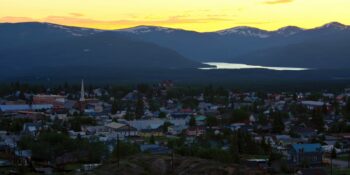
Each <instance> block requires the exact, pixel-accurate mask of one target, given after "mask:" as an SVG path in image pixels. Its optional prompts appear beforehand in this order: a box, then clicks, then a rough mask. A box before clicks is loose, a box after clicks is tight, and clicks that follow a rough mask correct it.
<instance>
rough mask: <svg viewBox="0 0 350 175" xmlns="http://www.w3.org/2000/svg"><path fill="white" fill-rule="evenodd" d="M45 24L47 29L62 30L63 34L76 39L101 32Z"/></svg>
mask: <svg viewBox="0 0 350 175" xmlns="http://www.w3.org/2000/svg"><path fill="white" fill-rule="evenodd" d="M45 24H46V25H47V26H48V27H51V28H56V29H60V30H63V31H65V32H67V33H69V34H71V35H72V36H76V37H81V36H87V35H94V34H96V33H99V32H102V31H103V30H98V29H89V28H81V27H70V26H63V25H59V24H52V23H45Z"/></svg>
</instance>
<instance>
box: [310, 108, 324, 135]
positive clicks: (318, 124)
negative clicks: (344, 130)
mask: <svg viewBox="0 0 350 175" xmlns="http://www.w3.org/2000/svg"><path fill="white" fill-rule="evenodd" d="M311 123H312V125H313V126H314V127H315V128H316V129H317V130H318V131H323V130H324V118H323V114H322V113H321V111H320V110H317V109H315V110H313V111H312V117H311Z"/></svg>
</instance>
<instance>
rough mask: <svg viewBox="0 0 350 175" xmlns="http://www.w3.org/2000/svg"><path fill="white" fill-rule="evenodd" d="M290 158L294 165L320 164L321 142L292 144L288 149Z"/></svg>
mask: <svg viewBox="0 0 350 175" xmlns="http://www.w3.org/2000/svg"><path fill="white" fill-rule="evenodd" d="M289 154H290V160H291V161H292V163H293V164H294V165H296V166H299V165H305V164H306V165H310V166H317V165H321V164H322V155H323V153H322V147H321V144H318V143H317V144H293V145H292V147H291V149H290V153H289Z"/></svg>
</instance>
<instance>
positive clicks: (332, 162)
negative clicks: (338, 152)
mask: <svg viewBox="0 0 350 175" xmlns="http://www.w3.org/2000/svg"><path fill="white" fill-rule="evenodd" d="M331 175H333V155H332V154H331Z"/></svg>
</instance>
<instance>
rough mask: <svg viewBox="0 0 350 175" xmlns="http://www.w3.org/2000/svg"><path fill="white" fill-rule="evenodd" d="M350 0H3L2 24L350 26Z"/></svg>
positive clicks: (197, 27) (198, 27)
mask: <svg viewBox="0 0 350 175" xmlns="http://www.w3.org/2000/svg"><path fill="white" fill-rule="evenodd" d="M349 9H350V0H0V22H27V21H40V22H51V23H57V24H64V25H70V26H80V27H90V28H99V29H119V28H127V27H133V26H137V25H157V26H164V27H173V28H183V29H187V30H196V31H201V32H204V31H215V30H220V29H225V28H231V27H235V26H252V27H259V28H262V29H267V30H275V29H277V28H280V27H283V26H287V25H295V26H299V27H303V28H312V27H316V26H320V25H323V24H325V23H328V22H331V21H338V22H341V23H344V24H350V10H349Z"/></svg>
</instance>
